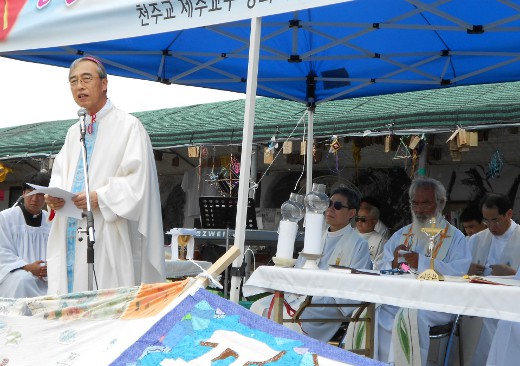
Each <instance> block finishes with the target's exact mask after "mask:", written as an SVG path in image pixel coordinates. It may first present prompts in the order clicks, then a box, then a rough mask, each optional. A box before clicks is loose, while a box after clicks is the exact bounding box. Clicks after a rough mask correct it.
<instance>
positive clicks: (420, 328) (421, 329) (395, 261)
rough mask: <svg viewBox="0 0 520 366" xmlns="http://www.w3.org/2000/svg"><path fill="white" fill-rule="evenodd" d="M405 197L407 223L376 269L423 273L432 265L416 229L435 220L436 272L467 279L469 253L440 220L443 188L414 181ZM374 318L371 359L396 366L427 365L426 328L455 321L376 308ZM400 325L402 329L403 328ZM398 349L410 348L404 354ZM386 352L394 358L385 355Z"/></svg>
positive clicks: (455, 232)
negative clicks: (374, 342) (403, 265)
mask: <svg viewBox="0 0 520 366" xmlns="http://www.w3.org/2000/svg"><path fill="white" fill-rule="evenodd" d="M408 195H409V198H410V208H411V211H412V223H411V224H409V225H407V226H405V227H403V228H401V229H400V230H398V231H397V232H396V233H395V234H394V235H392V237H390V239H389V240H388V242H387V243H386V244H385V247H384V254H383V260H382V261H381V269H383V270H391V269H394V268H400V266H401V263H402V262H407V264H408V265H409V266H410V267H412V268H413V269H415V270H416V271H417V272H419V273H421V272H423V271H425V270H426V269H428V268H429V267H430V259H431V257H430V255H431V254H430V253H428V244H429V238H428V236H427V235H426V234H425V233H424V232H422V231H421V229H422V228H424V227H427V226H431V219H432V218H435V221H436V224H435V225H436V226H437V227H439V228H441V229H442V231H441V232H440V234H439V235H437V237H436V238H435V242H434V244H435V245H434V249H433V256H434V257H435V269H436V270H437V271H438V272H440V273H441V274H443V275H453V276H462V275H464V274H466V273H467V271H468V268H469V264H470V262H471V251H470V249H469V245H468V242H467V240H466V237H465V236H464V234H463V233H462V232H461V231H460V230H459V229H457V228H456V227H454V226H453V225H451V224H450V223H449V222H448V221H447V220H446V219H445V218H444V216H443V215H442V210H443V209H444V206H445V204H446V189H445V188H444V186H443V185H442V183H441V182H439V181H438V180H436V179H432V178H427V177H419V178H416V179H414V180H413V181H412V183H411V185H410V189H409V192H408ZM446 301H449V299H447V300H446ZM378 315H379V317H378V319H379V320H378V330H377V331H378V343H379V346H378V350H377V353H376V357H377V359H379V360H380V361H383V362H388V363H394V362H395V364H396V365H397V364H401V363H400V362H402V361H403V360H404V359H406V358H408V356H409V357H411V358H412V359H413V360H415V361H414V362H411V361H410V363H413V364H422V365H426V359H427V355H428V349H429V347H430V338H429V329H430V327H431V326H435V325H443V324H446V323H449V322H450V321H452V320H453V318H454V317H455V315H453V314H446V313H439V312H432V311H426V310H413V309H403V308H398V307H395V306H390V305H382V306H380V307H379V313H378ZM403 322H405V323H406V324H405V325H403V324H402V323H403ZM401 326H406V327H407V328H408V329H410V331H409V332H408V333H407V334H406V335H403V334H402V332H401V333H400V332H399V329H400V327H401ZM399 335H401V336H406V337H407V338H408V342H404V343H403V342H399V341H398V340H399V339H400V338H399ZM402 344H410V345H411V346H410V348H409V349H403V348H402V347H403V346H402ZM391 348H392V349H393V352H390V350H391ZM419 350H420V351H419ZM407 351H410V352H411V355H410V354H409V353H408V352H407ZM391 355H393V357H392V356H391ZM390 357H391V358H390ZM420 362H422V363H420Z"/></svg>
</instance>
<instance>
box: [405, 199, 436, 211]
mask: <svg viewBox="0 0 520 366" xmlns="http://www.w3.org/2000/svg"><path fill="white" fill-rule="evenodd" d="M433 205H434V203H433V202H429V201H426V202H417V201H410V206H412V208H422V209H425V210H431V209H432V208H433Z"/></svg>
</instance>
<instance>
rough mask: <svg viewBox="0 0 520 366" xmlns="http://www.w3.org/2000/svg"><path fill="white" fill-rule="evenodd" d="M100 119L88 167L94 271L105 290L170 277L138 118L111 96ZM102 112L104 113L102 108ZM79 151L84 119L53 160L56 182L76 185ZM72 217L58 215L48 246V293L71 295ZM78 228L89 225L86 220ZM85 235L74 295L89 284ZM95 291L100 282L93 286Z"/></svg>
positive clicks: (151, 166) (150, 161)
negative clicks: (93, 203) (94, 198)
mask: <svg viewBox="0 0 520 366" xmlns="http://www.w3.org/2000/svg"><path fill="white" fill-rule="evenodd" d="M107 107H108V109H107V112H106V114H105V115H103V116H101V117H100V118H98V119H97V121H96V124H95V127H94V128H96V129H98V130H97V138H96V141H95V145H94V148H93V152H92V155H91V158H90V164H89V182H90V191H91V192H93V191H96V192H97V195H98V203H99V208H97V209H95V210H93V214H94V228H95V239H96V241H95V244H94V272H95V280H97V285H98V287H97V288H99V289H106V288H115V287H121V286H134V285H139V284H140V283H142V282H143V283H155V282H163V281H164V280H165V261H164V236H163V228H162V218H161V206H160V197H159V184H158V180H157V171H156V167H155V161H154V157H153V151H152V146H151V143H150V138H149V137H148V134H147V132H146V130H145V129H144V127H143V126H142V124H141V123H140V122H139V120H138V119H137V118H135V117H133V116H131V115H129V114H127V113H125V112H123V111H121V110H119V109H117V108H115V107H113V106H112V105H111V103H110V101H107V105H106V106H105V107H104V108H107ZM98 114H99V113H98ZM80 154H81V145H80V129H79V126H78V124H77V123H76V124H74V125H73V126H71V127H70V128H69V131H68V132H67V137H66V139H65V144H64V145H63V147H62V149H61V151H60V153H59V154H58V155H57V156H56V159H55V161H54V165H53V170H52V176H51V182H50V184H49V186H50V187H60V188H63V189H66V190H71V188H72V186H73V180H74V175H75V173H76V166H77V164H78V159H79V157H80ZM67 221H68V220H67V218H66V217H63V216H62V215H59V214H56V217H55V218H54V220H53V221H52V228H51V233H50V236H49V246H48V256H47V261H48V279H49V294H63V293H67V292H68V286H67V284H68V279H67V261H66V256H67V250H66V231H67ZM78 226H80V227H83V228H85V227H86V220H85V219H83V220H80V222H79V223H78ZM86 242H87V240H86V238H85V240H83V241H82V242H79V241H76V247H75V259H74V272H73V276H74V282H73V288H72V292H79V291H85V290H87V289H88V280H87V275H88V266H87V258H86V248H87V243H86ZM93 287H94V290H95V289H96V282H94V284H93Z"/></svg>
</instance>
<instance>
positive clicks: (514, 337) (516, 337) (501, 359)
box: [486, 268, 520, 366]
mask: <svg viewBox="0 0 520 366" xmlns="http://www.w3.org/2000/svg"><path fill="white" fill-rule="evenodd" d="M515 279H517V280H520V268H518V270H517V272H516V276H515ZM519 345H520V323H518V322H511V321H507V320H499V321H498V324H497V327H496V332H495V335H494V336H493V341H492V343H491V348H490V350H489V356H488V358H487V363H486V366H510V365H518V360H520V346H519Z"/></svg>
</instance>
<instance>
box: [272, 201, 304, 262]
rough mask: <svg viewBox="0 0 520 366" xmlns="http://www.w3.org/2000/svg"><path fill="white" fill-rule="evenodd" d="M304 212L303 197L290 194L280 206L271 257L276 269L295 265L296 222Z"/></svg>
mask: <svg viewBox="0 0 520 366" xmlns="http://www.w3.org/2000/svg"><path fill="white" fill-rule="evenodd" d="M304 210H305V207H304V205H303V196H302V195H299V194H296V193H291V195H290V197H289V200H288V201H285V202H284V203H283V204H282V207H281V212H282V220H281V221H280V225H279V227H278V243H277V245H276V256H275V257H273V262H274V264H275V265H276V266H278V267H292V266H293V265H294V264H295V263H296V260H295V259H293V254H294V241H295V239H296V234H297V233H298V221H300V220H301V219H302V218H303V215H304Z"/></svg>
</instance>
